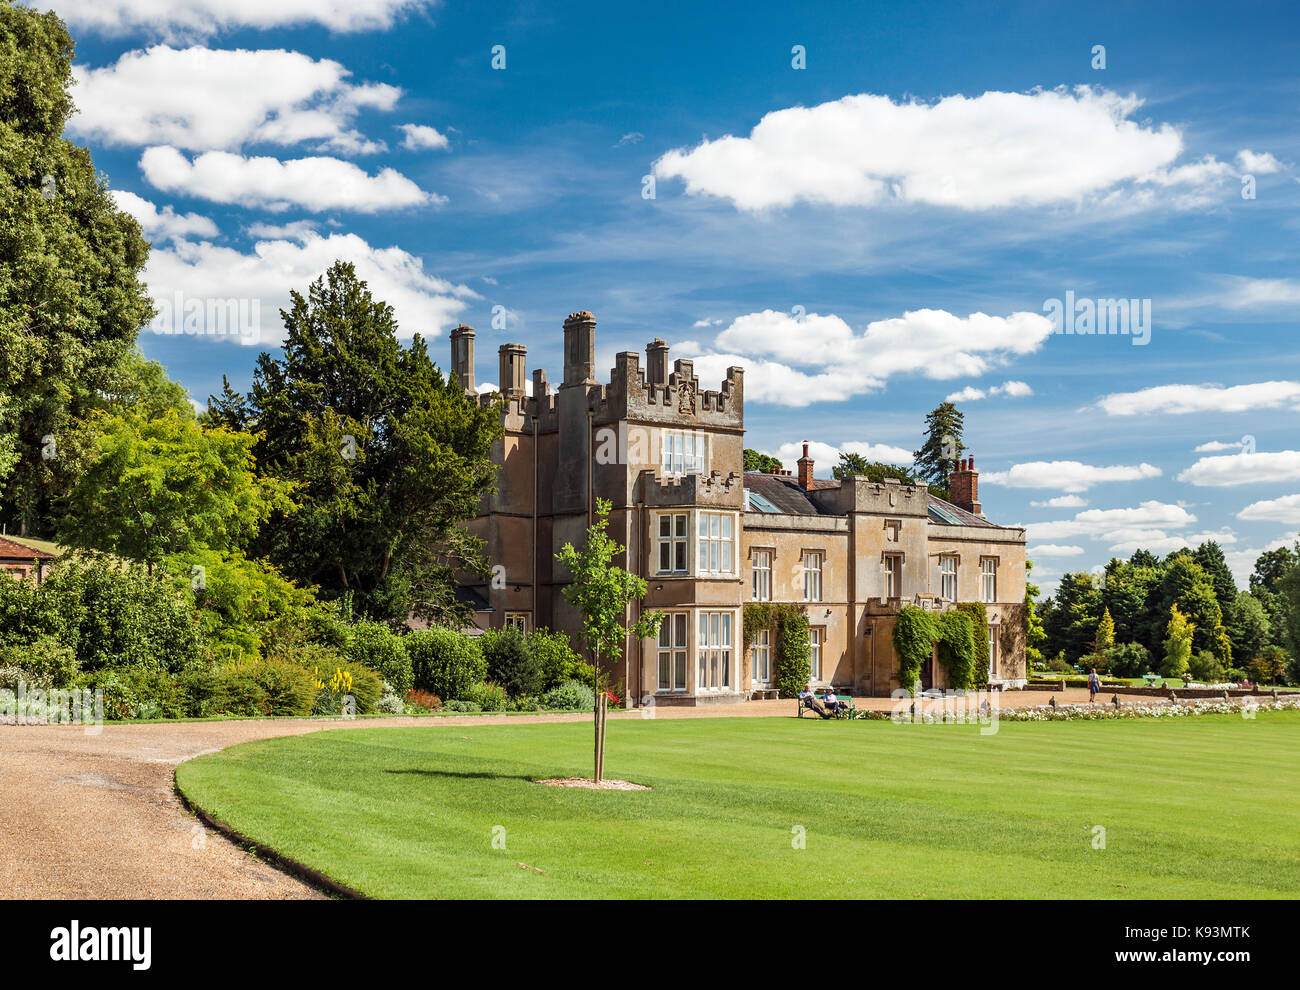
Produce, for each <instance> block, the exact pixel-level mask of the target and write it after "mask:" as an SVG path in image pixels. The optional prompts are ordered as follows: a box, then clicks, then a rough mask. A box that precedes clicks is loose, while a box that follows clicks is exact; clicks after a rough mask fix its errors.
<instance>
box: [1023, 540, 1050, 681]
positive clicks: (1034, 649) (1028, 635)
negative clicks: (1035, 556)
mask: <svg viewBox="0 0 1300 990" xmlns="http://www.w3.org/2000/svg"><path fill="white" fill-rule="evenodd" d="M1033 570H1034V562H1033V561H1032V560H1026V561H1025V661H1026V665H1027V668H1028V669H1029V670H1033V669H1034V668H1036V667H1041V666H1042V665H1043V651H1042V650H1040V649H1039V648H1038V646H1039V644H1040V643H1042V642H1043V641H1044V640H1046V639H1047V633H1046V632H1045V631H1044V630H1043V621H1042V619H1041V618H1039V616H1038V606H1037V601H1038V596H1039V595H1041V594H1042V593H1043V592H1042V589H1041V588H1039V587H1038V585H1036V584H1034V583H1033V582H1032V581H1030V580H1029V575H1030V574H1031V573H1032V572H1033Z"/></svg>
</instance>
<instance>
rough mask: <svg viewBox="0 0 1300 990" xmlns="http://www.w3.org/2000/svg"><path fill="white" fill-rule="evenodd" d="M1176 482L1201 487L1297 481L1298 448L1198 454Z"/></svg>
mask: <svg viewBox="0 0 1300 990" xmlns="http://www.w3.org/2000/svg"><path fill="white" fill-rule="evenodd" d="M1178 480H1179V481H1184V482H1187V483H1188V484H1190V485H1196V486H1198V487H1202V488H1227V487H1229V486H1232V485H1255V484H1259V483H1261V482H1280V481H1296V480H1300V450H1272V451H1264V450H1261V451H1257V452H1256V453H1253V454H1248V453H1245V452H1242V453H1240V454H1223V455H1220V456H1218V457H1202V458H1201V459H1200V460H1199V461H1197V462H1196V463H1195V464H1193V465H1192V466H1191V467H1189V468H1187V469H1186V470H1184V471H1183V472H1182V473H1181V474H1179V475H1178Z"/></svg>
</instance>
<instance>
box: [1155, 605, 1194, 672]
mask: <svg viewBox="0 0 1300 990" xmlns="http://www.w3.org/2000/svg"><path fill="white" fill-rule="evenodd" d="M1194 632H1195V628H1194V627H1193V626H1192V624H1191V623H1190V622H1188V620H1187V617H1186V616H1185V615H1183V613H1182V612H1180V611H1179V610H1178V606H1177V605H1171V606H1169V626H1168V629H1167V630H1166V633H1165V658H1164V662H1163V663H1162V664H1161V665H1160V673H1162V674H1163V675H1164V676H1165V677H1182V676H1183V674H1184V673H1186V672H1187V668H1188V665H1189V664H1190V663H1191V659H1192V637H1193V633H1194Z"/></svg>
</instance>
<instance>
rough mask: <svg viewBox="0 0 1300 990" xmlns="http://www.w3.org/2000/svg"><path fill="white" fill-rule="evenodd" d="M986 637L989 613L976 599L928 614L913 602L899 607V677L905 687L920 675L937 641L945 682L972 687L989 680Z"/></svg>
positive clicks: (896, 638)
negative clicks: (985, 652) (985, 645)
mask: <svg viewBox="0 0 1300 990" xmlns="http://www.w3.org/2000/svg"><path fill="white" fill-rule="evenodd" d="M987 641H988V616H987V614H986V610H985V608H984V606H983V605H982V604H981V603H979V602H964V603H962V604H961V605H958V606H957V607H956V608H955V609H953V610H952V611H950V612H944V613H943V614H941V615H931V614H930V613H929V612H926V611H924V610H923V609H919V608H917V607H916V606H914V605H905V606H903V608H902V609H900V610H899V613H898V619H897V620H896V621H895V623H894V655H895V656H897V657H898V681H899V683H900V684H902V685H903V687H905V688H907V689H908V690H911V689H912V686H913V685H915V684H916V682H917V681H919V680H920V679H921V668H922V667H923V666H924V665H925V662H926V661H927V660H929V659H930V656H931V652H932V651H933V649H934V644H935V643H938V644H939V662H940V663H942V664H943V665H944V667H945V668H946V669H947V671H948V686H949V687H951V688H960V689H966V690H969V689H972V688H978V687H982V686H984V685H985V684H986V683H987V682H988V665H987V664H986V663H984V662H983V656H984V654H983V651H982V649H981V644H983V643H985V642H987Z"/></svg>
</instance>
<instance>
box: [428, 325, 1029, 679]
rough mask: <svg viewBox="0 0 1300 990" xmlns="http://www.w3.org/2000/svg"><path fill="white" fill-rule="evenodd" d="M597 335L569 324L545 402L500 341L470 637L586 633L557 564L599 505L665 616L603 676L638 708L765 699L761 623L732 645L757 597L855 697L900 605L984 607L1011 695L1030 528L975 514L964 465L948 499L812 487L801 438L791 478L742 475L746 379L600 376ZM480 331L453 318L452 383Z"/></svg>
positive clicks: (768, 640) (887, 642)
mask: <svg viewBox="0 0 1300 990" xmlns="http://www.w3.org/2000/svg"><path fill="white" fill-rule="evenodd" d="M595 337H596V321H595V319H594V318H593V317H592V315H591V314H590V313H588V312H585V311H584V312H579V313H574V314H572V315H571V316H570V317H569V318H568V319H567V320H565V321H564V379H563V381H561V382H560V383H559V385H558V387H557V388H555V389H554V390H552V387H551V385H550V384H549V383H548V382H547V379H546V372H545V371H542V370H540V369H538V370H535V371H533V373H532V395H529V394H528V390H527V388H526V384H525V367H524V358H525V348H524V347H523V346H522V345H521V344H503V345H502V346H501V347H500V349H499V371H500V377H499V379H498V386H497V391H498V392H499V394H500V396H501V397H502V398H503V399H504V410H503V413H502V420H503V425H504V427H505V434H504V437H503V438H502V439H501V440H500V441H498V444H497V446H496V448H495V449H494V452H493V456H494V458H495V460H496V463H497V464H498V465H499V466H500V471H499V473H498V483H497V489H496V491H495V492H494V493H493V494H491V495H489V496H487V497H486V498H485V499H484V502H483V504H482V505H481V506H480V509H479V515H478V517H477V518H476V519H474V520H473V521H472V522H471V523H469V524H468V526H469V529H470V530H471V531H472V532H473V533H475V534H476V535H478V536H480V537H481V538H483V539H484V540H485V541H486V544H487V546H486V552H487V556H488V559H489V561H490V562H491V563H492V564H493V565H494V570H493V575H492V576H491V577H490V578H488V579H477V578H475V579H471V580H475V581H478V582H479V583H477V584H466V585H465V586H464V587H463V588H462V594H463V595H464V596H465V597H466V598H468V599H469V600H471V601H472V602H474V603H475V608H476V609H477V624H478V625H479V626H480V627H482V628H490V627H502V626H512V627H516V628H519V629H523V630H530V629H533V628H535V627H543V626H544V627H548V628H550V629H554V630H562V631H564V632H566V633H569V634H574V633H576V632H578V631H579V630H580V629H581V620H580V619H579V618H578V616H577V615H576V614H575V612H574V611H573V609H571V608H570V606H569V604H568V602H567V601H566V600H565V599H564V597H563V596H562V595H561V589H562V588H563V586H564V584H565V581H566V577H567V575H566V573H564V572H563V571H562V568H561V567H560V565H559V564H558V563H557V562H556V560H555V554H556V552H557V551H558V550H559V549H560V547H561V546H563V545H564V544H565V543H566V542H572V543H573V544H574V545H575V546H581V545H582V541H583V539H584V537H585V533H586V529H587V526H588V525H589V524H590V523H591V521H592V519H593V516H594V506H595V502H596V499H598V498H601V499H608V500H609V501H610V502H612V503H613V512H612V514H611V516H610V531H611V533H612V535H613V536H614V537H615V539H617V540H618V542H619V543H620V544H622V545H623V546H624V547H626V548H627V549H626V552H625V554H623V555H622V559H620V560H619V561H618V563H619V565H620V566H622V567H625V568H627V569H628V570H629V571H632V572H633V573H635V574H638V575H640V576H641V577H643V578H645V580H646V581H647V583H648V587H649V593H648V594H647V595H646V597H645V599H644V600H643V601H642V602H641V603H640V606H639V607H640V608H642V609H646V610H649V609H654V610H657V611H660V612H663V613H664V615H665V618H664V621H663V625H662V627H661V630H660V633H659V636H658V638H657V639H647V640H645V641H643V642H629V643H627V644H626V646H625V648H624V655H623V657H621V658H619V659H618V660H617V661H616V662H614V663H613V664H611V665H610V666H609V670H610V673H611V674H612V675H613V677H614V679H615V681H617V682H621V684H622V685H623V688H624V691H625V692H626V694H627V697H628V698H629V699H630V700H631V702H632V703H642V704H644V703H647V701H648V699H649V698H651V697H653V699H654V703H655V704H660V705H662V704H686V705H700V704H719V703H728V702H740V701H744V700H747V699H749V698H751V697H772V696H774V694H773V691H772V688H773V680H774V671H773V659H774V653H775V649H776V642H775V630H773V629H766V630H759V631H758V632H757V634H756V635H755V637H754V642H753V644H752V646H751V647H750V648H749V649H748V650H746V649H745V647H744V641H743V639H744V638H743V634H742V630H743V628H744V623H743V608H744V606H745V604H746V603H748V602H755V601H773V602H793V603H797V604H799V605H801V606H803V607H804V608H805V609H806V613H807V615H808V617H809V621H810V623H811V631H810V638H811V650H812V676H813V681H814V682H815V683H816V684H817V685H819V686H820V685H832V686H834V687H836V688H844V689H848V690H851V691H853V692H854V693H856V694H859V695H864V694H865V695H888V694H889V693H890V692H891V691H893V690H895V689H897V688H898V687H899V682H898V671H897V668H898V665H897V662H896V660H895V657H894V649H893V627H894V617H895V616H896V615H897V613H898V610H899V609H900V608H901V607H902V606H903V605H905V604H915V605H919V606H921V607H924V608H930V609H935V610H944V609H947V608H951V607H953V605H954V604H955V603H958V602H968V601H981V602H986V603H987V604H988V616H989V639H988V663H989V670H990V683H992V684H995V685H1000V686H1002V687H1017V686H1023V685H1024V682H1025V636H1024V600H1025V533H1024V530H1023V529H1020V528H1013V527H1006V526H999V525H997V524H995V523H992V522H990V521H989V520H988V519H986V518H985V517H984V514H983V512H982V511H981V507H980V503H979V500H978V480H979V476H978V474H977V473H976V471H975V466H974V459H973V458H971V459H970V460H963V461H961V462H960V463H959V465H958V468H957V470H956V471H955V473H954V474H953V476H952V481H951V484H950V489H951V494H952V501H951V502H945V501H943V500H942V499H938V498H935V497H934V496H933V495H931V494H929V492H928V491H927V489H926V488H925V487H924V486H911V485H904V484H899V483H898V482H885V483H876V482H871V481H868V480H867V479H865V478H848V479H846V480H844V481H827V480H824V479H820V478H814V477H813V461H812V459H811V458H810V457H809V456H808V449H807V445H806V444H805V446H804V456H803V457H802V458H800V459H799V461H798V471H797V472H795V473H792V472H789V471H785V472H782V473H776V474H770V473H769V474H764V473H758V472H746V471H745V470H744V466H743V464H744V458H743V449H744V433H745V418H744V369H742V368H738V367H732V368H728V369H727V377H726V379H725V380H724V381H723V382H721V383H720V386H721V387H720V388H718V389H717V390H716V391H713V390H707V389H705V388H702V387H701V383H700V381H699V379H698V378H697V377H696V375H695V372H694V369H693V367H692V363H691V362H690V361H682V360H677V361H674V362H673V363H672V365H671V367H670V365H669V363H668V345H667V344H666V343H664V342H663V341H662V340H659V339H655V340H654V341H652V342H651V343H650V344H648V345H647V346H646V353H645V365H644V367H643V366H642V364H641V356H640V355H639V354H637V353H636V352H634V351H624V352H622V353H620V354H618V355H617V357H616V358H615V366H614V368H613V369H612V372H611V375H610V380H609V382H608V383H603V382H601V381H600V380H599V379H598V378H597V377H596V369H595V363H594V362H595V348H596V340H595ZM474 339H475V333H474V330H473V329H472V328H470V327H467V326H464V325H461V326H459V327H457V328H456V329H455V330H453V331H452V333H451V356H452V371H453V374H454V375H456V376H458V377H459V379H460V382H461V384H462V385H463V386H464V388H465V389H466V390H467V392H469V393H471V394H477V392H476V383H475V379H474ZM708 384H711V383H708ZM494 398H495V397H494V396H493V395H492V394H485V395H481V396H479V397H478V401H480V402H484V403H487V402H491V401H494ZM633 607H634V608H636V607H637V606H633ZM634 618H635V615H629V616H628V619H629V620H631V619H634ZM945 673H946V671H945V669H944V667H943V665H942V664H941V663H939V662H938V660H937V659H936V658H932V659H931V661H930V663H929V664H927V665H926V668H925V669H924V671H923V675H922V684H923V686H924V687H931V686H934V687H943V686H944V685H945Z"/></svg>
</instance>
